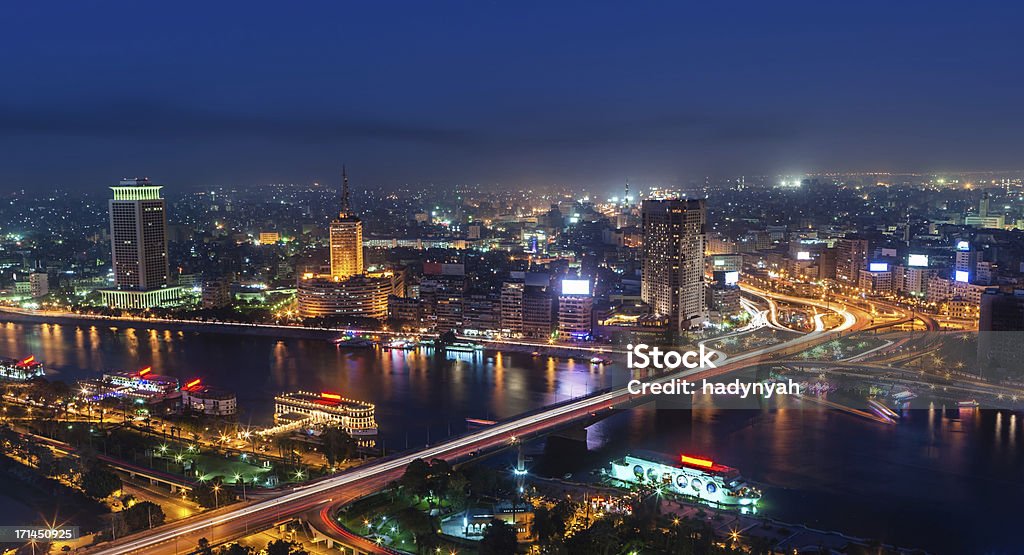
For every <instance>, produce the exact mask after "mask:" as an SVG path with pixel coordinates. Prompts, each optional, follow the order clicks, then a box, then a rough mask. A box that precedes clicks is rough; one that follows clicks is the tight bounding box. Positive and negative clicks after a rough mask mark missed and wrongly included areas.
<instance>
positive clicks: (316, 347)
mask: <svg viewBox="0 0 1024 555" xmlns="http://www.w3.org/2000/svg"><path fill="white" fill-rule="evenodd" d="M28 354H35V355H36V357H37V358H38V359H39V360H41V361H43V363H44V364H45V365H46V367H47V370H48V372H49V375H50V376H51V377H52V378H55V379H63V380H67V381H73V380H76V379H82V378H90V377H97V376H98V375H100V374H102V373H103V372H105V371H111V370H124V371H127V370H135V369H138V368H142V367H144V366H152V367H153V371H154V372H156V373H159V374H167V375H170V376H175V377H177V378H179V379H181V380H185V379H189V378H193V377H196V376H201V377H202V378H203V380H204V382H205V383H209V384H211V385H214V386H218V387H223V388H226V389H230V390H233V391H235V392H236V393H237V395H238V402H239V407H240V410H241V411H242V414H240V417H239V419H240V421H242V422H252V423H255V424H260V423H269V421H270V420H271V417H272V410H273V406H272V405H273V395H275V394H277V393H279V392H282V391H294V390H299V389H304V390H311V391H336V392H339V393H343V394H345V395H347V396H351V397H354V398H357V399H365V400H367V401H371V402H373V403H376V404H377V419H378V423H379V424H380V426H381V431H382V434H383V435H384V437H385V438H386V439H388V440H390V441H395V443H392V445H398V444H399V443H400V442H399V441H398V440H399V439H400V440H401V442H404V440H405V428H406V427H408V426H412V427H413V429H412V430H411V431H410V442H412V443H413V444H416V443H422V442H423V441H425V439H426V433H427V432H426V431H427V430H428V429H431V428H432V429H433V433H434V435H433V437H432V439H433V440H435V441H436V440H437V439H439V437H440V436H439V435H438V434H441V435H444V434H443V433H442V431H441V430H444V433H447V429H448V427H449V426H450V427H451V429H452V431H453V432H456V433H457V432H459V431H462V430H463V429H465V422H464V420H465V418H467V417H475V418H488V419H501V418H507V417H510V416H514V415H516V414H519V413H521V412H524V411H527V410H530V409H533V408H536V407H539V406H542V405H544V404H549V403H552V402H555V401H561V400H565V399H567V398H569V397H573V396H580V395H584V394H586V393H587V392H588V391H591V390H594V389H598V388H602V387H606V386H608V385H610V384H611V383H612V380H611V377H610V376H611V373H612V372H613V371H614V369H615V367H614V366H612V367H610V368H609V369H605V368H604V367H600V366H594V365H591V364H589V363H584V362H571V361H563V360H558V359H554V358H547V357H544V358H540V357H532V356H531V355H530V354H529V353H517V352H516V353H513V352H503V353H498V352H492V351H486V352H485V351H474V352H466V353H463V352H458V353H443V352H441V353H437V352H435V351H434V350H433V349H422V350H415V351H405V350H400V349H394V350H390V351H383V350H379V349H355V350H354V349H345V348H338V347H336V346H335V345H333V344H332V343H330V342H327V341H322V340H300V339H276V338H269V337H259V336H239V335H221V334H198V333H188V332H179V331H168V330H151V329H143V328H139V329H136V328H126V327H115V326H111V327H96V326H67V325H65V326H52V325H46V324H38V325H31V324H16V323H6V324H4V325H2V326H0V355H2V356H9V357H21V356H27V355H28ZM620 371H621V370H620Z"/></svg>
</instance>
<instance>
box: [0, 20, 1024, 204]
mask: <svg viewBox="0 0 1024 555" xmlns="http://www.w3.org/2000/svg"><path fill="white" fill-rule="evenodd" d="M684 4H686V5H684ZM1022 15H1024V7H1021V3H1019V2H1003V3H1000V4H997V3H984V2H982V3H979V2H971V3H967V2H956V3H953V2H905V1H899V2H892V1H887V2H829V1H816V2H764V1H758V2H702V3H699V4H697V3H684V2H625V1H623V2H618V3H607V4H605V3H598V2H559V1H544V2H511V1H510V2H487V1H475V2H474V1H469V2H465V3H448V2H434V1H432V0H428V1H418V2H401V3H397V2H396V3H392V2H372V1H371V2H342V1H323V2H316V1H309V2H292V3H285V2H279V1H278V2H259V1H250V2H245V3H242V2H239V3H235V4H228V3H221V2H209V1H208V2H203V3H191V2H165V3H156V2H137V1H135V2H114V1H103V2H70V1H69V2H64V3H50V2H36V3H32V2H19V3H14V2H11V3H8V4H7V5H5V6H4V8H3V10H2V14H0V60H2V65H0V69H2V76H3V77H2V79H0V153H2V154H0V189H5V190H11V189H17V188H23V187H26V188H27V187H36V186H39V187H67V188H76V189H97V190H98V189H100V188H102V187H105V186H107V185H110V184H112V183H113V182H114V181H116V180H117V179H118V178H119V177H121V176H122V175H149V176H151V177H153V178H154V179H155V180H156V181H158V182H161V183H165V184H167V185H169V186H175V187H196V186H204V185H243V186H244V185H248V184H253V183H269V182H298V183H308V182H311V181H334V180H337V173H338V170H339V168H340V166H341V164H342V163H343V162H344V163H346V164H347V165H348V167H349V168H350V175H351V176H352V177H353V180H354V181H355V182H358V183H360V184H363V185H366V186H369V185H371V184H373V185H382V186H395V185H401V184H405V183H410V184H418V183H429V182H434V183H447V184H457V183H481V184H489V185H491V186H519V185H533V184H538V185H541V184H579V185H585V186H593V187H607V188H608V189H611V188H612V187H615V188H616V189H618V187H619V186H620V184H621V183H622V182H623V181H625V180H627V179H629V180H630V181H631V182H634V183H637V184H643V183H648V184H650V183H665V184H675V183H685V182H687V181H689V180H699V179H702V176H704V175H715V176H732V175H739V174H747V175H751V174H776V173H791V172H792V173H802V172H811V171H828V170H840V171H862V170H889V171H953V170H973V169H1001V170H1013V169H1021V168H1024V160H1021V154H1022V152H1024V149H1022V148H1021V147H1022V145H1024V138H1022V136H1024V117H1022V106H1024V59H1022V58H1024V32H1022V30H1021V21H1022V19H1024V18H1022Z"/></svg>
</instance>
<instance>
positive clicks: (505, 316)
mask: <svg viewBox="0 0 1024 555" xmlns="http://www.w3.org/2000/svg"><path fill="white" fill-rule="evenodd" d="M525 287H526V286H525V284H523V283H522V282H514V281H506V282H505V283H502V284H501V322H500V325H501V334H502V335H503V336H505V337H522V336H523V290H524V288H525Z"/></svg>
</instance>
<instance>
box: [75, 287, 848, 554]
mask: <svg viewBox="0 0 1024 555" xmlns="http://www.w3.org/2000/svg"><path fill="white" fill-rule="evenodd" d="M771 295H772V296H775V295H774V294H771ZM784 300H786V301H787V302H798V303H801V304H807V305H811V306H815V307H818V308H822V309H825V310H831V311H833V312H835V313H837V314H839V315H840V316H841V317H842V318H843V323H842V324H840V325H839V326H838V327H837V328H835V329H834V330H831V331H824V330H815V331H813V332H811V333H808V334H806V335H802V336H799V337H796V338H794V339H791V340H788V341H783V342H781V343H777V344H774V345H770V346H767V347H763V348H760V349H757V350H754V351H749V352H746V353H742V354H739V355H736V356H732V357H724V355H723V357H720V359H721V358H726V360H725V361H724V362H723V363H722V364H721V365H720V366H719V367H717V368H714V369H692V370H686V371H681V372H673V373H671V374H666V375H662V376H659V377H656V378H653V379H651V380H650V381H652V382H663V383H664V382H668V381H671V380H674V379H679V378H688V379H694V380H699V379H704V378H711V377H715V376H720V375H723V374H726V373H729V372H734V371H737V370H741V369H744V368H749V367H751V366H754V365H757V364H759V363H761V362H764V361H765V360H767V359H768V358H769V357H785V356H789V355H792V354H794V353H797V352H800V351H802V350H805V349H807V348H810V347H813V346H815V345H818V344H821V343H823V342H826V341H830V340H832V339H835V338H837V337H840V336H842V335H844V334H845V333H847V332H853V331H858V330H860V329H863V328H864V327H866V325H867V324H866V323H865V321H864V320H863V318H858V317H857V316H856V315H855V314H854V313H853V312H851V311H850V310H848V309H847V308H844V307H836V306H827V305H826V303H824V302H819V301H816V300H808V299H802V298H797V297H791V298H786V299H784ZM643 400H645V398H644V397H642V396H639V395H632V394H630V393H629V391H628V390H627V389H626V388H624V387H623V388H619V389H615V390H605V391H599V392H595V393H593V394H591V395H590V396H588V397H584V398H578V399H572V400H569V401H565V402H562V403H559V404H556V405H552V406H548V407H544V408H542V409H538V410H536V411H533V412H530V413H527V414H524V415H520V416H518V417H515V418H512V419H509V420H506V421H502V422H498V423H497V424H495V425H493V426H490V427H488V428H485V429H483V430H479V431H474V432H470V433H466V434H463V435H462V436H459V437H456V438H452V439H450V440H447V441H445V442H443V443H439V444H435V445H431V446H427V447H424V448H422V449H419V450H415V451H410V452H404V453H399V454H395V455H391V456H387V457H383V458H381V459H378V460H376V461H374V462H372V463H369V464H366V465H363V466H359V467H356V468H353V469H351V470H348V471H345V472H342V473H340V474H336V475H333V476H330V477H326V478H322V479H320V480H317V481H314V482H311V483H308V484H305V485H301V486H297V487H294V488H292V489H290V490H286V491H279V492H275V493H273V494H271V496H269V497H266V498H263V499H261V500H253V501H249V502H247V503H244V504H242V505H240V506H237V505H236V506H230V507H224V508H221V509H219V510H215V511H211V512H206V513H202V514H199V515H196V516H194V517H191V518H188V519H184V520H180V521H176V522H173V523H170V524H167V525H164V526H161V527H158V528H154V529H152V530H147V531H144V532H139V533H137V534H135V535H133V536H129V537H127V538H123V539H120V540H116V541H112V542H109V543H105V544H102V545H99V546H96V547H94V548H93V549H92V550H91V552H93V553H102V554H105V555H122V554H127V553H143V552H144V553H147V554H157V555H164V554H177V553H181V552H191V551H193V550H194V549H195V546H196V545H197V544H198V542H199V539H200V538H205V539H206V540H208V541H209V542H210V543H211V544H216V543H221V542H225V541H230V540H233V539H237V538H239V537H243V536H245V535H248V534H249V533H251V532H255V531H259V530H263V529H266V528H269V527H271V526H274V525H275V524H279V523H282V522H286V521H287V520H289V519H291V518H294V517H296V516H299V515H306V514H314V513H315V514H318V515H320V518H321V520H322V521H323V522H319V523H318V526H317V527H316V528H317V529H318V530H320V531H321V532H325V533H326V532H330V533H333V534H336V535H337V537H338V539H339V540H342V539H344V540H349V541H354V540H351V538H348V537H347V536H346V534H347V533H346V532H345V531H344V530H340V528H339V527H338V526H337V525H336V524H335V523H333V521H331V519H330V518H329V515H330V512H331V508H333V507H334V506H336V505H340V504H343V503H347V502H350V501H351V500H353V499H356V498H359V497H362V496H365V495H368V494H370V493H373V492H376V491H379V490H380V489H383V488H384V487H386V485H387V484H388V483H390V482H392V481H394V480H396V479H397V478H399V477H400V476H401V475H402V473H403V472H404V469H405V467H406V466H408V464H409V463H411V462H412V461H413V460H415V459H432V458H443V459H447V460H459V459H463V458H467V457H470V456H472V454H474V453H476V452H480V451H485V450H491V449H496V448H501V447H504V446H507V445H509V444H510V443H513V442H515V441H516V439H517V438H519V437H525V436H532V435H537V434H542V433H545V432H547V431H550V430H552V429H555V428H558V427H561V426H565V425H567V424H569V423H572V422H576V421H579V420H581V419H586V418H595V417H600V416H602V415H604V414H606V413H608V412H610V411H612V410H614V409H615V408H616V407H620V408H621V407H623V406H626V405H629V404H632V403H634V402H639V401H643ZM348 535H351V534H348ZM368 552H370V551H368ZM373 552H375V553H378V552H380V553H383V552H386V551H373Z"/></svg>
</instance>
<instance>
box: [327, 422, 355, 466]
mask: <svg viewBox="0 0 1024 555" xmlns="http://www.w3.org/2000/svg"><path fill="white" fill-rule="evenodd" d="M320 440H321V441H322V442H323V445H324V456H325V457H327V464H330V465H331V466H334V465H335V464H336V463H337V462H338V461H342V460H345V459H350V458H352V457H353V456H355V454H356V447H357V446H356V442H355V440H353V439H352V436H350V435H348V434H347V433H345V430H342V429H341V428H338V427H337V426H325V427H324V428H323V430H322V431H321V432H320Z"/></svg>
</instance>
